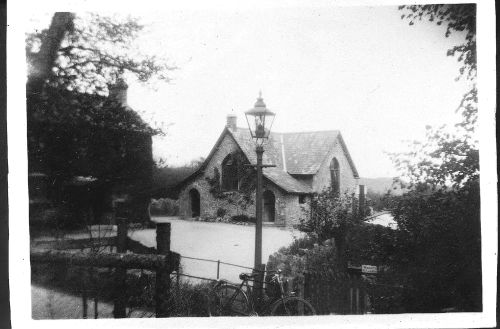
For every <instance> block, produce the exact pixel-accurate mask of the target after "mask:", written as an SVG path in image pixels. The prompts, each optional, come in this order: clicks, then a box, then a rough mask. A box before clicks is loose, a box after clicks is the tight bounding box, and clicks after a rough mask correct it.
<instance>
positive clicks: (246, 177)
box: [205, 152, 256, 209]
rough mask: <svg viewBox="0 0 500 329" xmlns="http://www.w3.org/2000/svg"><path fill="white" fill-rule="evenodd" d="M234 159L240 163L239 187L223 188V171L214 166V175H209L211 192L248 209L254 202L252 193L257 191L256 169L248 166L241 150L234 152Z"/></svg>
mask: <svg viewBox="0 0 500 329" xmlns="http://www.w3.org/2000/svg"><path fill="white" fill-rule="evenodd" d="M232 156H233V161H236V162H237V163H238V164H239V165H238V179H239V189H238V190H232V191H227V190H224V189H223V188H222V185H221V173H220V170H219V168H217V167H215V168H214V173H213V176H212V177H210V176H207V177H205V179H206V180H207V182H208V184H209V186H210V189H209V191H210V194H212V196H213V197H214V198H216V199H220V200H226V201H227V202H228V203H229V204H234V205H237V206H238V207H240V208H241V209H246V208H247V207H248V206H249V205H251V204H253V202H254V201H253V199H252V195H253V193H255V188H256V180H255V170H254V169H253V168H252V167H250V166H248V164H249V162H248V160H247V159H246V158H245V157H244V155H243V154H242V153H241V152H238V153H234V154H233V155H232Z"/></svg>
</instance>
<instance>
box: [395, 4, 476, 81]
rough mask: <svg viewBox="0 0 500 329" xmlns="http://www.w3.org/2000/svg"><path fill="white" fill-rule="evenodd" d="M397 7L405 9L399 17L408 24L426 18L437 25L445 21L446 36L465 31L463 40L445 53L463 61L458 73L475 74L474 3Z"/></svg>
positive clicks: (468, 76)
mask: <svg viewBox="0 0 500 329" xmlns="http://www.w3.org/2000/svg"><path fill="white" fill-rule="evenodd" d="M399 9H400V10H404V11H405V14H403V15H401V18H402V19H404V18H406V19H408V20H409V21H410V22H409V24H410V25H413V24H415V22H416V21H421V20H422V19H428V20H429V21H430V22H436V24H437V25H442V24H443V23H445V25H446V33H445V36H446V37H449V36H450V35H451V33H453V32H465V33H466V34H465V42H464V43H463V44H460V45H456V46H454V47H453V48H451V49H449V50H448V53H447V55H448V56H455V55H458V58H457V59H458V61H459V62H462V63H463V66H462V68H460V75H465V76H466V77H467V78H468V79H471V78H474V77H475V76H476V69H477V64H476V63H477V61H476V4H459V5H457V4H440V5H407V6H400V7H399Z"/></svg>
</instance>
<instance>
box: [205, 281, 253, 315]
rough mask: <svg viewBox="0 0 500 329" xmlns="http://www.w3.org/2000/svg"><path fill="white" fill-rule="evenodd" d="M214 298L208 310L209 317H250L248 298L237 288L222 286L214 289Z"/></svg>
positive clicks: (227, 285)
mask: <svg viewBox="0 0 500 329" xmlns="http://www.w3.org/2000/svg"><path fill="white" fill-rule="evenodd" d="M214 297H215V298H214V299H215V300H213V301H212V303H211V308H210V314H211V316H248V315H250V303H249V301H248V297H247V295H246V294H245V292H244V291H243V290H241V289H240V288H239V287H237V286H234V285H230V284H222V285H220V286H217V287H216V288H215V289H214Z"/></svg>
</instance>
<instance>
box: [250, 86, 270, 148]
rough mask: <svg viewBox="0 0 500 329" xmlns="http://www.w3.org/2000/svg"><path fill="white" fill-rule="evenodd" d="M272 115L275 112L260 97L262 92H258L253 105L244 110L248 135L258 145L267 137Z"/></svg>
mask: <svg viewBox="0 0 500 329" xmlns="http://www.w3.org/2000/svg"><path fill="white" fill-rule="evenodd" d="M274 116H275V114H274V113H273V112H271V111H270V110H269V109H268V108H267V107H266V104H265V103H264V100H263V99H262V93H259V98H257V102H255V105H254V107H253V108H252V109H250V110H248V111H246V112H245V117H246V119H247V123H248V129H249V130H250V135H251V136H252V138H253V139H255V143H256V144H257V145H258V146H259V145H262V144H263V143H264V141H265V140H266V139H268V138H269V133H270V132H271V127H272V125H273V121H274Z"/></svg>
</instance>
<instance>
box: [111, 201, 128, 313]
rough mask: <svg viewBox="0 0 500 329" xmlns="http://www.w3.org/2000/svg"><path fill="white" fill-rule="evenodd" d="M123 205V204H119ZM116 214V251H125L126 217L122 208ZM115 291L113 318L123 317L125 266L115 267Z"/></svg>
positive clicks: (124, 306) (125, 306) (125, 302)
mask: <svg viewBox="0 0 500 329" xmlns="http://www.w3.org/2000/svg"><path fill="white" fill-rule="evenodd" d="M121 206H123V205H121ZM117 210H118V211H117V214H116V225H117V235H116V251H117V252H119V253H125V252H126V251H127V218H126V217H125V216H124V214H123V213H122V211H123V209H117ZM115 273H116V274H115V283H116V286H115V291H114V295H115V298H114V309H113V316H114V317H115V318H125V317H126V316H127V314H126V313H127V312H126V308H127V295H126V291H127V284H126V279H127V269H126V268H116V269H115Z"/></svg>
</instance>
